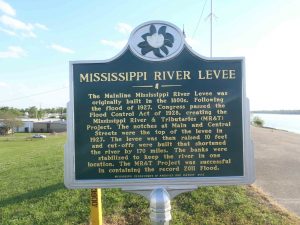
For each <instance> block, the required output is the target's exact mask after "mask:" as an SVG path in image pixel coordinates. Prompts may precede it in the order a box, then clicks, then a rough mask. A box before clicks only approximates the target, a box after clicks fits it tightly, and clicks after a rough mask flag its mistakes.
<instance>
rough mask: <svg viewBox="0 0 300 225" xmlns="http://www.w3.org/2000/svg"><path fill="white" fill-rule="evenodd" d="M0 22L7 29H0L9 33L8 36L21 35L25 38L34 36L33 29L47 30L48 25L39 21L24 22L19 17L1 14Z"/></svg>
mask: <svg viewBox="0 0 300 225" xmlns="http://www.w3.org/2000/svg"><path fill="white" fill-rule="evenodd" d="M0 1H1V0H0ZM0 23H1V24H2V25H4V26H5V27H6V28H7V29H4V28H1V27H0V31H2V32H4V33H6V34H8V35H10V36H16V35H18V36H22V37H26V38H36V37H37V35H36V34H35V32H34V30H35V29H40V30H48V27H47V26H46V25H44V24H41V23H35V24H31V23H25V22H23V21H21V20H19V19H16V18H13V17H11V16H7V15H2V16H0Z"/></svg>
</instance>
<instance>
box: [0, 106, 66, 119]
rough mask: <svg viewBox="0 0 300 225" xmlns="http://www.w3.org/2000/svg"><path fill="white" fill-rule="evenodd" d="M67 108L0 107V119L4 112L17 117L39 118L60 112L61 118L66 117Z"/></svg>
mask: <svg viewBox="0 0 300 225" xmlns="http://www.w3.org/2000/svg"><path fill="white" fill-rule="evenodd" d="M66 112H67V109H66V108H65V107H56V108H43V109H42V108H37V107H36V106H31V107H28V108H23V109H19V108H13V107H0V119H1V115H3V114H11V115H12V116H15V117H25V116H26V117H28V118H38V119H41V118H43V117H44V116H45V115H47V114H58V115H60V118H61V119H65V114H66Z"/></svg>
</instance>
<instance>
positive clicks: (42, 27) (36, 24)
mask: <svg viewBox="0 0 300 225" xmlns="http://www.w3.org/2000/svg"><path fill="white" fill-rule="evenodd" d="M34 26H35V27H36V28H38V29H41V30H49V28H48V27H47V26H46V25H44V24H41V23H35V24H34Z"/></svg>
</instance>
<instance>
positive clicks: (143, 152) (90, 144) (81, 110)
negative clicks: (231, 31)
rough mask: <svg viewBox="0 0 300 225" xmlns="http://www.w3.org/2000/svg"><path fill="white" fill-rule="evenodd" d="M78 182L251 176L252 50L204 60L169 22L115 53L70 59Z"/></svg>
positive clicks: (71, 142)
mask: <svg viewBox="0 0 300 225" xmlns="http://www.w3.org/2000/svg"><path fill="white" fill-rule="evenodd" d="M70 90H71V92H70V93H71V94H70V98H71V99H70V103H69V106H68V143H67V148H66V152H65V183H66V186H68V187H71V188H82V187H83V188H84V187H132V186H135V187H136V186H139V187H143V186H144V187H145V186H149V185H160V186H166V185H185V184H189V185H190V184H193V185H223V184H224V185H225V184H242V183H251V182H252V181H253V179H254V172H253V170H254V168H253V152H252V146H251V141H250V134H249V126H250V125H249V108H248V102H247V99H246V97H245V76H244V59H243V58H205V57H202V56H199V55H197V54H196V53H195V52H193V51H192V50H191V48H190V47H189V46H188V45H187V44H186V43H185V40H184V37H183V35H182V33H181V31H180V30H179V29H178V28H177V27H176V26H174V25H172V24H170V23H166V22H162V21H151V22H148V23H145V24H142V25H140V26H139V27H137V28H136V29H135V30H134V31H133V32H132V34H131V37H130V39H129V43H128V45H127V46H126V48H125V49H124V50H123V51H122V52H121V53H120V54H119V55H118V56H117V57H115V58H114V59H111V60H107V61H76V62H71V63H70Z"/></svg>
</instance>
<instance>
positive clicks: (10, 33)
mask: <svg viewBox="0 0 300 225" xmlns="http://www.w3.org/2000/svg"><path fill="white" fill-rule="evenodd" d="M0 31H1V32H3V33H5V34H7V35H10V36H16V35H17V33H16V32H14V31H11V30H7V29H4V28H2V27H0Z"/></svg>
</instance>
